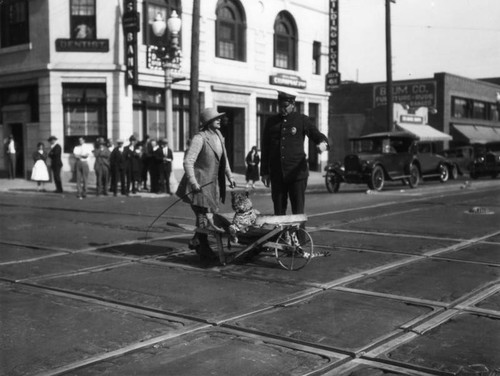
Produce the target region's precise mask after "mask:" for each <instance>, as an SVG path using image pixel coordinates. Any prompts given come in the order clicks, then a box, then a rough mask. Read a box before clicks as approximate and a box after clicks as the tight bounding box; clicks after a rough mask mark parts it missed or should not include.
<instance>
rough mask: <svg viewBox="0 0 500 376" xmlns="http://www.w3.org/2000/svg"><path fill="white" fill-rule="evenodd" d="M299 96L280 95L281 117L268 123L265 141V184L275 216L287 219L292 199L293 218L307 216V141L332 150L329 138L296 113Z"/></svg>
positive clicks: (287, 92)
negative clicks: (288, 205) (294, 216)
mask: <svg viewBox="0 0 500 376" xmlns="http://www.w3.org/2000/svg"><path fill="white" fill-rule="evenodd" d="M297 95H298V94H297V93H296V92H295V91H294V90H291V89H285V88H283V89H280V90H279V91H278V108H279V111H280V113H279V114H276V115H274V116H271V117H270V118H269V119H268V120H267V121H266V124H265V126H264V131H263V135H262V140H261V148H260V150H261V153H262V164H261V176H262V182H263V183H264V185H265V186H266V187H269V184H270V185H271V197H272V200H273V205H274V214H275V215H286V209H287V203H288V199H290V204H291V206H292V213H293V214H304V207H305V191H306V188H307V178H308V176H309V169H308V166H307V159H306V153H305V152H304V139H305V137H306V136H307V137H308V138H309V139H310V140H312V141H313V142H314V143H315V144H316V145H317V148H318V151H319V152H322V151H325V150H327V149H328V148H329V146H328V138H327V137H326V136H325V135H324V134H322V133H321V132H320V131H319V130H318V129H317V128H316V126H315V125H314V123H313V122H312V121H311V119H310V118H309V117H307V116H306V115H302V114H300V113H298V112H296V111H295V98H296V97H297Z"/></svg>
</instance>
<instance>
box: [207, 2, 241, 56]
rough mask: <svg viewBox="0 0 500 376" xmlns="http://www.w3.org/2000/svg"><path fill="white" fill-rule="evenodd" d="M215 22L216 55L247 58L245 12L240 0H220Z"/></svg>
mask: <svg viewBox="0 0 500 376" xmlns="http://www.w3.org/2000/svg"><path fill="white" fill-rule="evenodd" d="M216 15H217V21H216V22H215V56H217V57H221V58H224V59H232V60H240V61H245V60H246V36H245V34H246V21H245V12H244V10H243V7H242V6H241V4H240V2H239V1H236V0H219V2H218V4H217V10H216Z"/></svg>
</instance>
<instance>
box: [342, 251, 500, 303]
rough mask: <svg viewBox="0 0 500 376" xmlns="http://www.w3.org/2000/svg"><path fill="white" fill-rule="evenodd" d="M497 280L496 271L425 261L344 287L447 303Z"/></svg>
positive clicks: (458, 263) (464, 263) (490, 267)
mask: <svg viewBox="0 0 500 376" xmlns="http://www.w3.org/2000/svg"><path fill="white" fill-rule="evenodd" d="M499 277H500V268H499V267H494V266H489V265H483V264H472V263H466V262H459V261H446V260H435V259H427V260H422V261H416V262H413V263H410V264H407V265H403V266H400V267H397V268H394V269H390V270H388V271H385V272H381V273H379V274H376V275H371V276H368V277H366V278H363V279H362V280H360V281H357V282H353V283H351V284H348V285H347V287H351V288H355V289H360V290H367V291H374V292H379V293H385V294H393V295H400V296H406V297H411V298H417V299H426V300H432V301H436V302H444V303H451V302H453V301H455V300H457V299H460V298H462V297H464V296H465V295H467V294H470V293H472V292H473V291H475V290H477V289H479V288H481V287H484V286H486V285H488V284H490V283H492V282H493V281H496V280H497V279H498V278H499Z"/></svg>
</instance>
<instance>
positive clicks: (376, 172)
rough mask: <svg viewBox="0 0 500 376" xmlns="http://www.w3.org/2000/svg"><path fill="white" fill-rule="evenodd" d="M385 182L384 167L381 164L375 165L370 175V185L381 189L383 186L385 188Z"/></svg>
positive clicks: (378, 189)
mask: <svg viewBox="0 0 500 376" xmlns="http://www.w3.org/2000/svg"><path fill="white" fill-rule="evenodd" d="M384 182H385V176H384V170H383V168H382V167H380V166H375V167H374V168H373V171H372V174H371V176H370V181H369V183H368V187H369V188H370V189H374V190H376V191H381V190H382V188H384Z"/></svg>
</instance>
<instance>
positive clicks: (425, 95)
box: [373, 81, 436, 108]
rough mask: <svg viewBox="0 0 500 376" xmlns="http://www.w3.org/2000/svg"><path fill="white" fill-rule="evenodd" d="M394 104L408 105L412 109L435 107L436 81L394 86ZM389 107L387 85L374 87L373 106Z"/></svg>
mask: <svg viewBox="0 0 500 376" xmlns="http://www.w3.org/2000/svg"><path fill="white" fill-rule="evenodd" d="M392 96H393V100H394V103H400V104H406V105H408V106H410V107H415V108H418V107H435V106H436V83H435V82H434V81H420V82H412V83H400V84H393V85H392ZM386 105H387V87H386V85H385V84H380V85H375V86H374V87H373V106H374V107H379V106H386Z"/></svg>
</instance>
